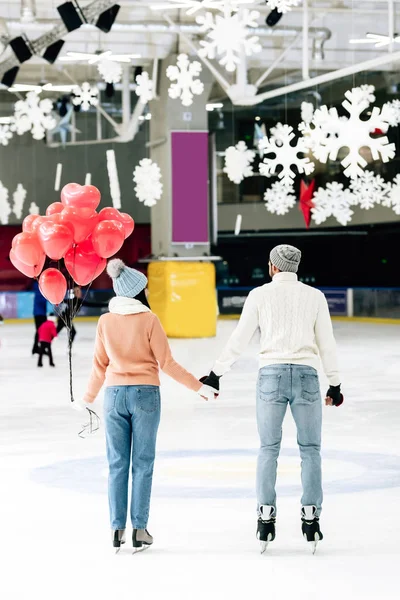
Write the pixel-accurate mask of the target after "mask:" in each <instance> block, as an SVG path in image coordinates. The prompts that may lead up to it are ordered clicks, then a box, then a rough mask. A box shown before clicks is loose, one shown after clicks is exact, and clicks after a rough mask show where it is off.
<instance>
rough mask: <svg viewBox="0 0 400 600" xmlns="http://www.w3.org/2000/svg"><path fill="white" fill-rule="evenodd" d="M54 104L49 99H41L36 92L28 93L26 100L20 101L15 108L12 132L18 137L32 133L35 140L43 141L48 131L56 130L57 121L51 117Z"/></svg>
mask: <svg viewBox="0 0 400 600" xmlns="http://www.w3.org/2000/svg"><path fill="white" fill-rule="evenodd" d="M52 110H53V103H52V101H51V100H50V99H49V98H45V99H44V100H41V99H40V96H39V94H37V93H36V92H28V93H27V95H26V99H25V100H18V101H17V102H16V103H15V106H14V120H13V123H12V125H11V130H12V131H15V132H16V133H17V134H18V135H23V134H24V133H27V132H28V131H30V132H31V133H32V137H33V139H35V140H42V139H43V138H44V136H45V135H46V131H47V130H48V129H54V127H55V126H56V120H55V118H54V117H53V116H52V115H51V111H52Z"/></svg>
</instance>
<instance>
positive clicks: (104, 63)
mask: <svg viewBox="0 0 400 600" xmlns="http://www.w3.org/2000/svg"><path fill="white" fill-rule="evenodd" d="M97 70H98V72H99V74H100V76H101V77H102V79H103V80H104V81H105V82H106V83H119V82H120V81H121V79H122V65H121V64H120V63H119V62H117V61H115V60H107V59H106V58H105V59H103V60H101V61H99V63H98V64H97Z"/></svg>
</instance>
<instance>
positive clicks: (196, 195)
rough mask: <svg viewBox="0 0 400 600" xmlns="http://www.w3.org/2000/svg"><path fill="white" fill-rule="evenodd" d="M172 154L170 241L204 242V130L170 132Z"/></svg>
mask: <svg viewBox="0 0 400 600" xmlns="http://www.w3.org/2000/svg"><path fill="white" fill-rule="evenodd" d="M171 154H172V242H173V243H175V244H182V243H187V244H196V243H197V244H207V243H208V241H209V234H208V133H207V132H202V131H185V132H183V131H182V132H180V131H174V132H172V133H171Z"/></svg>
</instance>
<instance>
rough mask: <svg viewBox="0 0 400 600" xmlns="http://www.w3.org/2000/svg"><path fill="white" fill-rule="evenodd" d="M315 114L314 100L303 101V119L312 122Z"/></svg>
mask: <svg viewBox="0 0 400 600" xmlns="http://www.w3.org/2000/svg"><path fill="white" fill-rule="evenodd" d="M313 116H314V104H313V103H312V102H302V103H301V120H302V122H303V123H311V121H312V120H313Z"/></svg>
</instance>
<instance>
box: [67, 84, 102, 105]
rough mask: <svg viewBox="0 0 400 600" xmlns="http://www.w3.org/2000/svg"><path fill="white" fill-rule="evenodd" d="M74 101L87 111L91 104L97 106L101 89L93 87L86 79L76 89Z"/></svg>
mask: <svg viewBox="0 0 400 600" xmlns="http://www.w3.org/2000/svg"><path fill="white" fill-rule="evenodd" d="M72 103H73V104H74V105H75V106H80V107H81V109H82V110H83V111H85V112H86V111H87V110H89V108H90V107H91V106H97V104H98V103H99V90H98V89H97V88H96V87H92V86H91V85H90V83H89V82H88V81H84V82H83V83H82V85H81V86H77V87H76V88H75V89H74V97H73V100H72Z"/></svg>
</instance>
